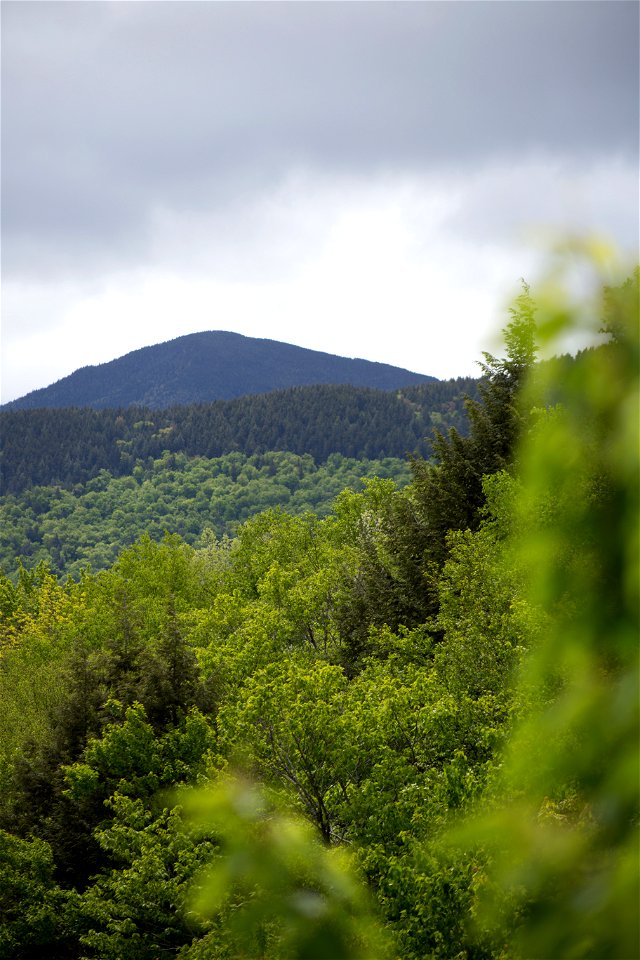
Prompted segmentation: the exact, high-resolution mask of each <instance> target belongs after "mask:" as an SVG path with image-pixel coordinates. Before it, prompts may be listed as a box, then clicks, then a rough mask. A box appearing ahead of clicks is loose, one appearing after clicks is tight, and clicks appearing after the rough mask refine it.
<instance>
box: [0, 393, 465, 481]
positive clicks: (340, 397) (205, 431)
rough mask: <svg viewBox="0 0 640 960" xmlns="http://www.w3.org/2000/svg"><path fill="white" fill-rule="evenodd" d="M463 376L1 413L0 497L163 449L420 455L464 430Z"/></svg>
mask: <svg viewBox="0 0 640 960" xmlns="http://www.w3.org/2000/svg"><path fill="white" fill-rule="evenodd" d="M477 389H478V381H477V380H474V379H473V378H470V377H463V378H458V379H457V380H447V381H435V382H433V383H426V384H420V385H417V386H414V387H407V388H404V389H402V390H398V391H396V392H393V393H388V392H385V391H382V390H373V389H367V388H363V387H349V386H310V387H293V388H291V389H288V390H280V391H275V392H273V393H269V394H259V395H255V396H245V397H240V398H238V399H236V400H230V401H218V402H216V403H209V404H193V405H190V406H186V407H180V406H179V407H171V408H169V409H163V410H150V409H147V408H139V407H128V408H125V409H117V410H111V409H108V410H92V409H89V408H87V407H82V408H71V409H60V410H58V409H38V410H15V411H11V410H3V411H0V479H1V482H2V493H3V494H9V493H14V494H15V493H19V492H20V491H21V490H24V489H26V488H28V487H33V486H52V485H58V486H63V487H70V486H72V485H73V484H76V483H84V482H86V481H87V480H90V479H92V478H93V477H96V476H97V475H98V474H99V473H100V471H101V470H107V471H108V472H109V473H110V474H111V475H112V476H116V477H118V476H127V475H130V474H131V473H132V472H133V470H134V468H135V467H136V465H139V464H140V463H142V464H144V463H145V462H149V461H152V460H155V459H157V458H159V457H160V456H162V454H163V453H164V451H165V450H166V451H169V452H170V453H184V454H186V455H187V456H188V457H207V458H214V457H221V456H223V455H225V454H227V453H232V452H234V451H237V452H240V453H244V454H246V455H247V456H252V455H254V454H262V453H266V452H268V451H278V450H283V451H288V452H290V453H296V454H299V455H304V454H310V455H311V456H312V457H313V458H314V460H315V461H316V462H317V463H323V462H324V461H326V459H327V457H329V456H330V455H331V454H332V453H339V454H342V456H344V457H350V458H354V459H357V460H363V459H368V460H377V459H382V458H384V457H403V458H404V457H406V456H407V455H409V454H417V455H421V456H428V455H429V452H430V449H431V446H430V442H429V441H430V438H431V436H432V433H433V428H434V427H435V428H438V429H441V430H443V431H445V432H446V430H447V429H448V428H450V427H455V428H456V429H457V430H458V431H459V432H460V433H465V432H466V413H465V406H464V398H465V396H467V395H468V396H470V397H475V396H477Z"/></svg>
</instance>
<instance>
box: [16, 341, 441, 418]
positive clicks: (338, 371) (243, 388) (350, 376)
mask: <svg viewBox="0 0 640 960" xmlns="http://www.w3.org/2000/svg"><path fill="white" fill-rule="evenodd" d="M435 379H436V378H435V377H429V376H426V375H424V374H420V373H412V372H411V371H409V370H403V369H402V368H400V367H393V366H390V365H389V364H386V363H373V362H371V361H370V360H351V359H348V358H346V357H337V356H334V355H333V354H330V353H321V352H319V351H317V350H307V349H305V348H303V347H296V346H293V345H292V344H288V343H280V342H278V341H276V340H261V339H257V338H255V337H244V336H242V335H241V334H239V333H227V332H224V331H221V330H216V331H210V332H206V333H191V334H188V335H187V336H184V337H178V338H177V339H175V340H169V341H167V342H166V343H159V344H156V345H155V346H150V347H143V348H142V349H141V350H134V351H133V352H131V353H127V354H125V356H123V357H120V358H119V359H117V360H111V361H110V362H109V363H102V364H99V365H98V366H91V367H82V368H81V369H80V370H76V371H75V373H72V374H70V375H69V376H68V377H63V379H62V380H58V381H57V383H53V384H51V386H49V387H44V388H42V389H40V390H33V391H32V392H31V393H28V394H26V395H25V396H24V397H20V398H19V399H17V400H13V401H11V402H10V403H7V404H4V406H3V409H5V410H34V409H38V408H42V407H45V408H46V407H49V408H51V407H55V408H58V407H92V408H93V409H95V410H102V409H107V408H111V407H114V408H117V407H121V408H122V407H130V406H142V407H147V408H149V409H162V408H166V407H171V406H176V405H179V404H190V403H209V402H211V401H214V400H231V399H233V398H235V397H241V396H245V395H249V394H260V393H269V392H271V391H272V390H281V389H285V388H288V387H302V386H310V385H315V384H349V385H351V386H355V387H371V388H375V389H378V390H396V389H399V388H400V387H407V386H411V385H413V384H419V383H427V382H433V381H434V380H435Z"/></svg>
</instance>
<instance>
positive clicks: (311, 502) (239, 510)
mask: <svg viewBox="0 0 640 960" xmlns="http://www.w3.org/2000/svg"><path fill="white" fill-rule="evenodd" d="M365 477H366V478H372V477H381V478H385V479H392V480H394V481H395V482H396V483H397V484H398V486H400V487H402V486H405V485H406V483H408V481H409V477H410V473H409V467H408V465H407V463H406V461H405V460H399V459H393V458H387V459H384V460H353V459H348V458H345V457H343V456H341V455H340V454H339V453H333V454H331V456H330V457H328V459H327V461H326V463H324V464H316V463H315V461H314V460H313V458H312V457H311V456H310V455H309V454H308V453H307V454H305V455H304V456H298V455H297V454H294V453H285V452H279V453H266V454H255V455H254V456H251V457H248V456H246V455H245V454H243V453H229V454H226V455H225V456H224V457H217V458H214V459H208V458H205V457H190V458H187V457H186V456H185V454H183V453H177V454H176V453H165V454H164V456H162V457H160V458H159V459H157V460H151V461H150V462H147V461H145V463H144V466H142V465H140V466H137V467H136V468H135V469H134V472H133V475H132V476H121V477H114V476H111V474H109V473H108V472H107V471H106V470H102V471H101V472H100V473H99V474H98V475H97V476H96V477H93V479H91V480H87V481H86V483H77V484H74V485H73V487H72V488H71V489H65V488H62V487H59V486H39V487H29V488H28V489H27V490H24V491H23V492H22V493H19V494H15V495H14V494H6V495H5V496H3V497H0V570H2V571H3V572H4V573H5V574H8V575H9V576H10V577H11V578H12V579H15V578H16V576H17V574H18V565H19V563H22V564H24V566H26V567H28V568H32V567H34V566H36V565H37V564H39V563H42V562H44V563H46V565H47V566H48V568H49V569H50V570H51V571H52V572H53V573H54V574H55V575H56V576H58V577H60V578H64V577H66V576H73V577H79V576H80V574H81V572H82V570H84V569H86V568H87V567H89V566H90V567H91V569H92V570H93V571H98V570H104V569H105V568H106V567H109V566H110V565H111V564H112V563H114V562H115V560H116V559H117V557H118V555H119V554H120V553H121V551H122V550H123V549H124V548H125V547H128V546H130V545H131V544H132V543H133V542H134V541H135V540H137V539H138V538H139V537H140V536H142V535H143V534H147V535H148V536H150V537H152V538H153V539H154V540H156V541H161V540H162V539H163V537H164V536H165V535H166V534H176V533H177V534H180V536H181V537H182V538H183V539H184V541H185V542H186V543H189V544H202V543H205V542H208V540H210V539H211V537H212V536H213V537H218V538H221V537H225V536H234V535H235V534H236V532H237V530H238V528H239V526H240V524H241V523H243V522H244V521H245V520H248V519H249V518H250V517H252V516H254V515H255V514H257V513H260V512H262V511H263V510H267V509H273V508H281V509H283V510H286V512H287V513H289V514H292V515H295V516H300V515H303V514H304V513H306V512H309V511H311V512H313V513H314V514H317V515H318V516H325V515H326V514H328V513H329V512H330V511H331V509H332V507H333V502H334V500H335V498H336V497H337V496H338V495H339V494H340V493H341V492H342V491H343V490H344V489H345V488H347V487H349V488H350V489H351V490H354V491H358V490H362V488H363V478H365Z"/></svg>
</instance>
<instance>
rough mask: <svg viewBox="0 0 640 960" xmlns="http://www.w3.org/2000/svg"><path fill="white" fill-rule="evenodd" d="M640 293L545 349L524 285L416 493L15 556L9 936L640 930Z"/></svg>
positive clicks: (276, 945)
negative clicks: (88, 569)
mask: <svg viewBox="0 0 640 960" xmlns="http://www.w3.org/2000/svg"><path fill="white" fill-rule="evenodd" d="M637 302H638V286H637V278H636V280H635V281H630V282H629V283H628V284H625V285H623V286H622V287H621V288H619V289H613V290H610V291H609V292H608V294H607V297H606V301H605V306H606V314H607V329H608V331H609V340H608V342H607V344H606V345H603V346H600V347H598V348H594V349H589V350H586V351H585V352H584V353H582V354H581V355H580V356H579V357H578V358H577V360H576V361H575V363H574V364H572V365H571V366H570V368H569V371H568V375H567V367H566V364H561V365H560V370H561V375H560V376H559V375H558V370H557V369H556V366H555V364H549V365H547V367H546V368H545V371H544V373H545V376H544V377H541V376H535V377H533V378H532V377H531V372H532V371H533V370H534V369H538V368H536V367H535V365H534V364H533V363H532V361H533V354H534V343H533V339H532V334H533V332H534V325H535V320H534V304H533V302H532V300H531V298H530V296H529V294H528V291H526V290H524V291H523V294H522V296H521V297H520V298H519V300H518V301H517V302H516V304H515V306H514V310H513V313H512V315H511V320H510V323H509V325H508V327H507V331H506V341H507V356H506V359H503V360H501V359H496V358H494V357H487V358H486V367H487V371H486V372H487V380H486V384H485V389H484V391H483V395H482V398H481V399H480V401H479V402H478V404H477V405H476V406H474V407H472V410H471V416H470V423H471V427H470V433H469V436H468V438H464V437H461V436H460V435H459V434H457V433H456V432H455V431H452V432H451V433H450V434H449V435H448V437H445V436H442V437H441V438H440V440H439V441H438V445H437V451H438V458H437V462H436V463H434V464H431V465H425V464H423V463H421V462H416V463H415V464H414V466H413V471H414V472H413V482H412V483H410V484H409V485H407V486H406V487H404V488H403V489H399V488H398V487H397V486H396V484H395V483H394V482H393V480H391V479H384V478H379V479H373V480H370V481H368V482H367V484H366V485H365V488H364V489H363V490H362V491H359V492H358V491H353V490H346V491H344V492H343V493H342V494H341V495H339V496H338V498H337V500H336V502H335V507H334V510H333V511H332V512H331V513H329V514H327V515H326V516H324V517H319V516H317V515H315V514H314V513H311V512H308V513H305V514H303V515H301V516H292V515H290V514H288V513H285V512H283V511H265V512H263V513H261V514H259V515H257V516H255V517H253V518H251V519H249V520H247V521H246V522H245V523H244V524H242V525H241V526H240V527H239V529H238V530H237V533H236V536H235V537H234V539H232V540H231V539H226V540H223V541H219V540H216V539H214V538H213V537H210V538H208V539H207V541H206V542H202V543H200V544H198V545H196V546H190V545H189V544H187V543H185V542H184V540H183V539H182V538H181V537H179V536H177V535H173V536H169V537H167V538H165V539H164V540H163V541H162V542H160V543H157V542H154V541H153V540H152V539H151V538H150V537H148V536H143V537H142V538H141V539H139V540H138V541H137V542H136V543H135V544H133V545H132V546H130V547H128V548H127V549H126V550H124V551H123V552H122V553H121V554H120V556H119V557H118V559H117V560H116V562H115V563H114V564H113V565H112V566H111V567H110V568H109V569H107V570H104V571H102V572H100V573H95V574H85V575H84V576H82V577H81V578H79V579H77V580H73V579H69V580H68V581H67V582H65V583H64V584H61V583H60V582H59V581H58V580H57V579H56V577H54V576H53V575H52V574H51V573H50V572H48V571H47V569H46V567H45V566H43V565H41V566H40V567H38V568H36V569H35V570H32V571H25V570H23V571H22V572H21V573H20V575H19V577H18V580H17V581H16V582H15V583H14V582H12V581H11V580H10V579H8V578H4V579H2V581H1V582H0V610H1V611H2V636H1V640H0V642H1V644H2V646H1V650H2V656H1V659H0V702H2V704H3V709H2V712H1V713H0V745H1V747H0V750H1V752H0V786H1V789H0V849H2V856H3V866H4V869H3V871H2V875H1V877H0V905H1V909H2V923H1V925H0V956H5V957H16V958H27V957H33V956H38V957H52V958H65V957H69V958H92V957H95V958H114V960H115V958H118V960H129V958H131V960H133V958H135V960H140V958H148V960H152V958H156V957H158V956H163V955H167V956H176V957H180V958H182V960H205V958H217V960H236V958H242V957H244V958H256V957H262V958H265V960H294V958H297V960H303V958H304V960H313V958H316V960H322V958H324V960H328V958H331V960H351V958H360V960H372V958H376V960H378V958H380V960H385V958H389V960H392V958H393V960H399V958H402V960H425V958H430V960H437V958H438V960H444V958H448V960H520V958H522V960H532V958H540V957H549V958H551V957H574V958H591V960H598V958H600V960H602V958H609V957H611V958H618V960H624V958H630V957H636V956H638V955H639V952H640V943H639V942H638V912H637V905H638V901H639V898H638V866H639V864H638V813H639V808H638V799H639V798H638V793H639V789H638V783H639V778H638V770H637V758H638V737H637V731H638V715H637V707H638V703H637V676H638V644H637V634H638V599H639V598H638V581H639V577H638V574H639V572H640V571H639V566H638V540H637V530H638V490H639V476H638V450H637V443H636V440H637V431H638V387H639V382H638V381H639V377H638V369H639V346H638V315H637V313H638V311H637ZM601 306H602V305H601ZM574 316H575V311H573V310H572V309H571V308H570V307H569V306H567V305H566V304H564V303H561V304H560V305H559V306H558V304H557V299H556V300H554V302H553V303H551V304H550V303H547V302H546V301H545V299H544V297H541V298H540V302H539V306H538V313H537V325H538V330H539V334H540V337H541V338H542V340H543V341H544V340H545V339H551V332H552V331H557V329H558V328H559V327H566V326H567V325H568V324H569V323H570V322H572V321H573V318H574ZM448 490H449V495H448V494H447V491H448ZM465 496H466V497H467V501H468V502H466V503H465V504H463V505H462V507H461V505H460V503H459V500H460V498H461V497H465ZM447 523H449V526H448V527H447ZM445 531H446V532H445ZM258 783H259V784H260V786H258V785H257V784H258Z"/></svg>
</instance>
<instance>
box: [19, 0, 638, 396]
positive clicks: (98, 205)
mask: <svg viewBox="0 0 640 960" xmlns="http://www.w3.org/2000/svg"><path fill="white" fill-rule="evenodd" d="M639 10H640V6H639V5H638V4H637V3H636V2H635V0H622V2H616V0H604V2H592V0H588V2H581V0H566V2H554V0H547V2H545V0H531V2H528V0H511V2H483V0H469V2H463V0H460V2H456V0H443V2H402V3H394V2H378V3H368V2H338V3H331V2H284V3H281V2H256V3H253V2H206V0H205V2H184V0H180V2H173V0H169V2H155V0H148V2H144V0H143V2H131V0H129V2H107V3H101V2H82V0H81V2H66V3H65V2H63V3H59V2H44V3H39V2H13V0H3V2H2V4H1V15H2V363H3V378H2V400H3V401H7V400H10V399H13V398H15V397H17V396H21V395H22V394H24V393H26V392H27V391H29V390H32V389H35V388H37V387H41V386H46V385H48V384H49V383H51V382H53V381H55V380H57V379H59V378H60V377H62V376H65V375H66V374H68V373H71V372H72V371H73V370H75V369H77V368H78V367H80V366H85V365H87V364H94V363H101V362H105V361H108V360H111V359H113V358H114V357H117V356H122V355H123V354H124V353H127V352H128V351H130V350H133V349H136V348H137V347H142V346H146V345H148V344H151V343H158V342H161V341H163V340H169V339H172V338H174V337H177V336H181V335H182V334H186V333H192V332H195V331H199V330H233V331H237V332H239V333H244V334H247V335H249V336H257V337H268V338H271V339H275V340H283V341H286V342H289V343H295V344H299V345H301V346H305V347H310V348H312V349H318V350H325V351H328V352H330V353H336V354H340V355H342V356H359V357H365V358H367V359H369V360H379V361H384V362H387V363H392V364H396V365H398V366H403V367H407V368H409V369H412V370H416V371H419V372H421V373H428V374H432V375H434V376H438V377H449V376H457V375H464V374H469V373H474V372H476V368H475V361H476V360H478V359H479V358H480V354H481V351H482V350H484V349H490V348H492V347H493V345H494V341H493V334H494V331H495V330H496V328H499V327H500V326H501V325H502V323H503V322H504V320H505V316H506V314H505V303H506V300H507V298H508V296H509V295H510V294H511V293H513V292H514V290H515V289H516V288H517V285H518V280H519V278H520V277H522V276H524V277H526V278H527V279H528V280H531V281H533V282H534V283H535V277H536V271H537V270H538V269H539V264H540V257H541V254H540V247H539V245H538V244H537V243H532V237H533V236H537V232H538V231H539V230H540V228H545V229H549V228H551V229H552V230H553V231H565V230H573V231H579V232H596V233H598V234H600V235H604V236H606V237H610V238H611V239H613V240H614V241H615V242H616V243H617V245H618V247H619V248H620V249H621V250H622V251H623V252H624V253H626V254H628V255H629V257H630V258H631V259H633V258H635V257H637V247H638V15H639Z"/></svg>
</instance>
